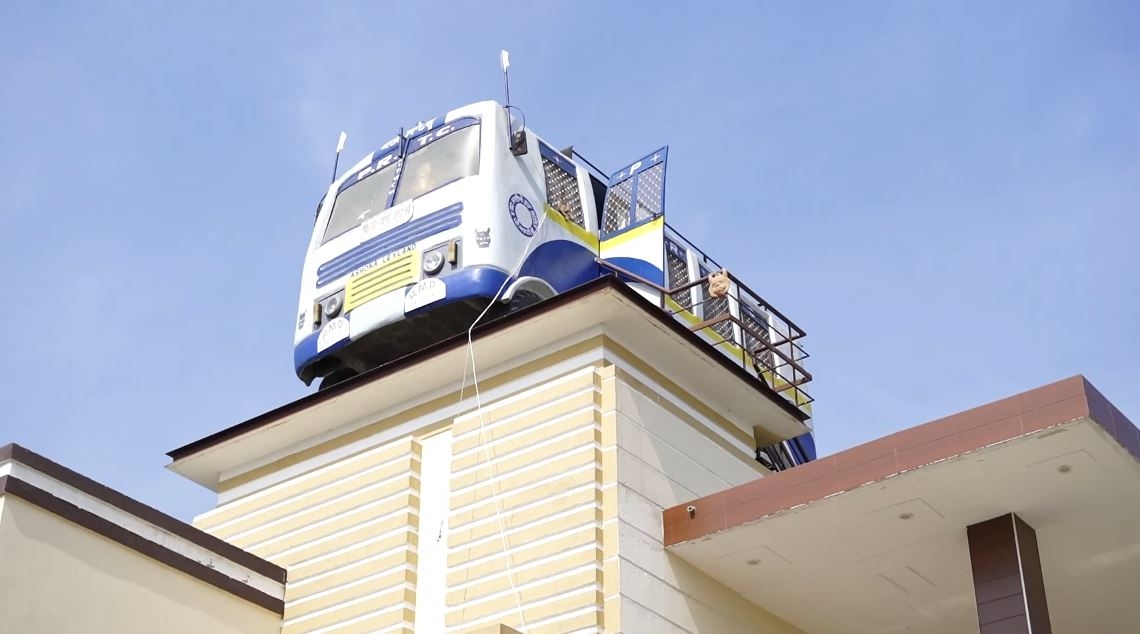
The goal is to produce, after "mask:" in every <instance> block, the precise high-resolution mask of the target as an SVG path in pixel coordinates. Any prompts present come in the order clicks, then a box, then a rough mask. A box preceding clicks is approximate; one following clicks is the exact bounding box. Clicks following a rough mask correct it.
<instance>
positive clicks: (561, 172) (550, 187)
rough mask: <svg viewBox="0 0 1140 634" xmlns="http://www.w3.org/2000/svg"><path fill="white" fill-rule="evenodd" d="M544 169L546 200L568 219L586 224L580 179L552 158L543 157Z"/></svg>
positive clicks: (579, 224)
mask: <svg viewBox="0 0 1140 634" xmlns="http://www.w3.org/2000/svg"><path fill="white" fill-rule="evenodd" d="M542 171H543V173H544V174H545V175H546V202H547V204H548V205H550V206H551V207H553V208H554V209H555V211H558V212H559V213H561V214H562V215H563V216H565V217H566V219H567V220H569V221H570V222H573V223H574V224H576V225H578V226H579V227H584V226H585V217H584V215H583V213H582V196H581V195H580V194H579V192H578V179H577V178H576V177H575V176H574V174H571V173H569V172H567V171H566V170H565V169H563V168H562V167H561V166H559V165H558V164H557V163H555V162H554V161H552V160H551V159H549V158H547V157H545V156H543V157H542Z"/></svg>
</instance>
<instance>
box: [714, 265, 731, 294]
mask: <svg viewBox="0 0 1140 634" xmlns="http://www.w3.org/2000/svg"><path fill="white" fill-rule="evenodd" d="M709 295H712V296H713V297H724V296H726V295H728V270H727V269H721V270H719V271H713V272H712V273H709Z"/></svg>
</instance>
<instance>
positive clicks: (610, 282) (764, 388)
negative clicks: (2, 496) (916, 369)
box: [166, 274, 809, 462]
mask: <svg viewBox="0 0 1140 634" xmlns="http://www.w3.org/2000/svg"><path fill="white" fill-rule="evenodd" d="M603 290H612V291H614V292H617V293H619V294H620V295H622V296H623V297H625V298H627V299H629V300H631V301H632V303H634V304H635V305H637V306H638V307H640V308H641V309H642V310H644V311H645V313H646V314H649V315H652V316H653V318H655V319H657V320H658V321H659V322H660V323H662V324H664V325H666V327H668V328H670V329H672V330H673V331H674V332H675V333H677V334H678V335H680V336H682V337H684V338H686V340H687V341H689V342H690V343H692V344H693V345H694V346H695V347H696V348H698V349H700V350H701V351H702V353H703V354H705V355H707V356H709V357H710V358H713V359H715V360H716V362H717V363H720V364H721V365H722V366H723V367H725V368H726V369H728V370H729V371H731V372H733V373H734V374H736V376H738V377H740V378H741V379H742V380H744V381H747V382H748V383H750V384H752V385H753V386H754V387H755V388H756V390H757V392H758V393H760V394H762V395H763V396H765V397H766V398H768V399H769V400H771V401H772V402H774V403H776V405H777V406H778V407H780V408H781V409H782V410H784V411H785V412H786V413H787V414H789V415H790V416H792V417H793V418H795V419H796V420H798V421H800V422H801V423H802V422H804V421H806V420H807V419H808V418H809V416H807V415H806V414H805V413H804V412H802V411H800V409H799V408H797V407H796V406H794V405H792V404H791V403H790V402H788V401H787V400H786V399H784V398H783V397H782V396H780V395H779V394H778V393H777V392H776V391H775V390H773V389H772V388H771V387H769V386H768V385H767V384H766V383H764V382H763V381H757V380H755V379H754V378H753V377H752V376H751V375H749V374H748V373H747V372H746V371H745V370H744V369H743V368H741V367H740V366H738V365H736V364H735V363H733V362H732V361H731V360H730V359H728V358H727V357H725V355H723V354H721V353H719V352H717V351H716V350H714V349H713V348H712V347H711V346H709V345H708V344H707V343H705V341H704V340H703V339H701V338H700V336H699V335H697V334H696V333H694V332H692V331H691V330H689V329H688V328H686V327H685V326H684V325H682V324H681V323H680V322H678V321H677V320H676V319H673V318H672V317H670V316H669V315H668V314H666V313H665V312H663V311H661V310H659V309H657V308H656V307H655V306H653V305H652V304H650V303H649V302H648V301H647V300H646V299H645V298H644V297H643V296H641V295H640V294H639V293H637V291H635V290H633V289H632V288H630V287H629V286H628V285H627V284H625V283H624V282H622V281H620V280H619V279H618V278H617V276H616V275H615V274H607V275H604V276H602V277H599V278H597V279H594V280H591V281H590V282H587V283H585V284H582V285H580V286H577V287H575V288H573V289H571V290H569V291H566V292H565V293H561V294H559V295H555V296H554V297H552V298H550V299H547V300H544V301H542V302H539V303H538V304H535V305H534V306H532V307H530V308H527V309H525V310H522V311H519V312H517V313H512V314H508V315H504V316H502V317H499V318H497V319H494V320H491V321H488V322H486V323H484V324H481V325H479V326H477V327H476V328H475V329H474V330H473V332H472V338H473V340H478V339H482V338H484V337H487V336H490V335H492V334H494V333H495V332H498V331H500V330H503V329H505V328H508V327H511V326H514V325H517V324H520V323H523V322H524V321H527V320H530V319H536V318H538V317H540V316H542V315H543V314H545V313H548V312H551V311H553V310H556V309H558V308H559V307H562V306H565V305H567V304H569V303H571V302H574V301H577V300H579V299H581V298H583V297H585V296H587V295H591V294H593V293H597V292H600V291H603ZM465 345H467V336H466V335H465V334H459V335H456V336H454V337H450V338H448V339H444V340H443V341H440V342H437V343H435V344H433V345H431V346H428V347H427V348H422V349H420V350H417V351H416V352H413V353H411V354H408V355H405V356H403V357H400V358H398V359H395V360H393V361H391V362H389V363H387V364H385V365H382V366H379V367H377V368H373V369H371V370H369V371H367V372H364V373H362V374H359V375H357V376H355V377H353V378H351V379H349V380H347V381H344V382H341V383H338V384H336V385H334V386H332V387H330V388H328V389H325V390H320V391H317V392H314V393H312V394H309V395H307V396H303V397H301V398H299V399H297V400H295V401H292V402H289V403H286V404H284V405H281V406H279V407H276V408H274V409H272V410H270V411H268V412H265V413H263V414H258V415H257V416H254V417H253V418H250V419H248V420H245V421H243V422H240V423H237V424H235V425H232V426H230V427H227V428H225V429H222V430H220V431H217V432H214V433H213V434H210V435H208V436H205V437H203V438H200V439H198V440H195V441H193V442H190V443H187V444H186V445H183V446H181V447H178V448H177V449H172V450H171V451H169V452H167V453H166V455H167V457H169V458H170V459H171V460H172V461H174V462H177V461H179V460H184V459H186V458H190V457H192V456H194V455H195V454H198V453H201V452H203V451H206V450H208V449H211V448H213V447H215V446H217V445H221V444H223V443H226V442H228V441H230V440H233V439H235V438H239V437H241V436H243V435H245V434H247V433H249V432H252V431H254V430H257V429H259V428H261V427H264V426H266V425H269V424H271V423H273V422H276V421H278V420H281V419H282V418H285V417H287V416H289V415H291V414H294V413H296V412H299V411H302V410H305V409H307V408H309V407H313V406H315V405H319V404H320V403H323V402H324V401H327V400H330V399H333V398H335V397H337V396H339V395H341V394H344V393H347V392H350V391H352V390H354V389H356V388H358V387H360V386H361V385H364V384H366V383H370V382H372V381H377V380H380V379H382V378H383V377H384V376H386V375H388V374H390V373H392V372H397V371H399V370H401V369H404V368H407V367H410V366H413V365H415V364H417V363H419V362H420V361H422V360H424V359H426V358H428V357H430V356H432V355H436V354H440V353H443V352H448V351H451V350H453V349H456V348H459V347H462V346H465Z"/></svg>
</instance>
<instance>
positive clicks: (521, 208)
mask: <svg viewBox="0 0 1140 634" xmlns="http://www.w3.org/2000/svg"><path fill="white" fill-rule="evenodd" d="M507 211H509V212H510V213H511V222H514V223H515V228H516V229H518V230H519V233H521V234H523V235H524V236H526V237H528V238H529V237H530V236H533V235H534V232H535V230H536V229H538V214H537V213H535V211H534V205H531V204H530V201H529V200H527V199H526V196H523V195H522V194H511V197H510V198H508V199H507Z"/></svg>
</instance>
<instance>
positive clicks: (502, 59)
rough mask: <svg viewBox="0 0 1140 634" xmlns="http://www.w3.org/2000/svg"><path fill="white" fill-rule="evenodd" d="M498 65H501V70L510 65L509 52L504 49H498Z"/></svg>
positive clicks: (505, 69) (504, 70) (505, 70)
mask: <svg viewBox="0 0 1140 634" xmlns="http://www.w3.org/2000/svg"><path fill="white" fill-rule="evenodd" d="M499 65H500V66H502V67H503V72H504V73H505V72H507V69H508V68H510V67H511V54H510V53H508V52H506V51H499Z"/></svg>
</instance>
